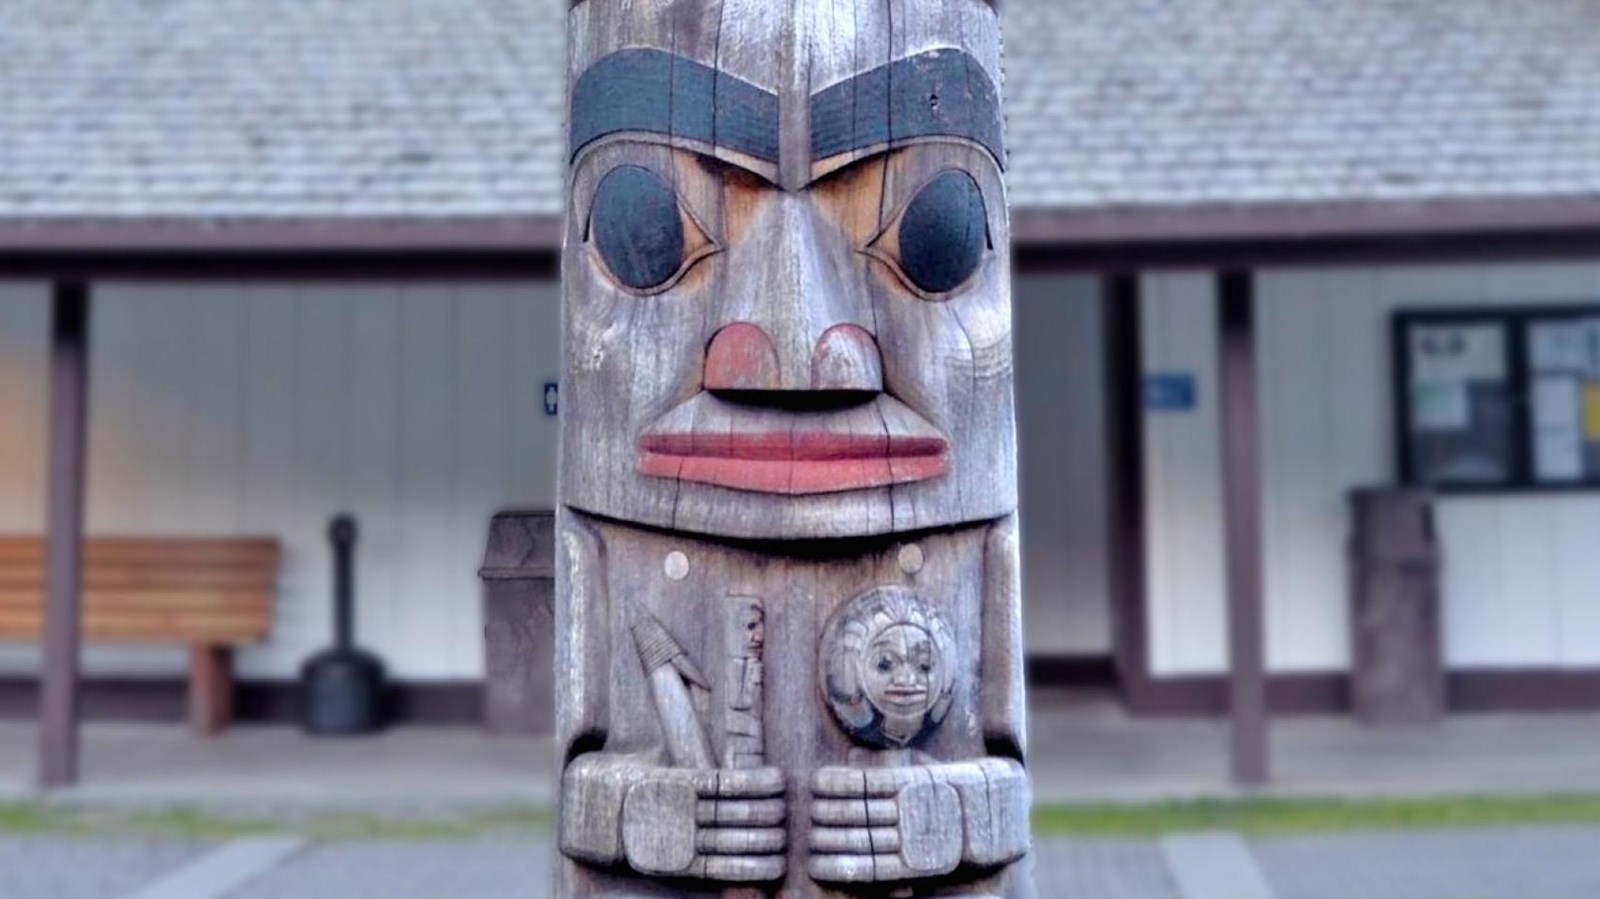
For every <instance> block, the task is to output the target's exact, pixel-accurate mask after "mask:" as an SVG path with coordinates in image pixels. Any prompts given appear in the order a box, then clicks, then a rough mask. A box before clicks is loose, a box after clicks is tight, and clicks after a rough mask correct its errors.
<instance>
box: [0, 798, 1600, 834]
mask: <svg viewBox="0 0 1600 899" xmlns="http://www.w3.org/2000/svg"><path fill="white" fill-rule="evenodd" d="M550 823H551V812H550V810H549V809H548V808H543V807H537V806H508V807H505V808H500V809H492V810H485V811H478V812H469V813H461V814H437V813H435V814H425V815H399V816H382V815H375V814H345V813H339V814H333V813H329V814H295V815H287V816H250V815H234V814H228V813H223V812H213V811H200V810H196V809H190V808H170V809H145V810H140V809H121V808H92V807H91V808H86V807H77V806H71V805H64V804H56V803H48V802H44V803H40V802H0V834H42V833H58V834H61V833H64V834H84V835H106V836H117V835H136V836H148V837H174V838H211V839H222V838H228V837H234V836H240V835H244V834H254V833H284V832H289V833H299V834H304V835H306V836H310V837H314V838H318V839H329V840H339V839H373V838H392V839H450V838H455V839H470V838H475V837H485V836H500V835H503V836H522V837H532V836H546V835H548V834H549V833H550ZM1571 823H1591V824H1600V796H1588V795H1560V796H1526V797H1487V796H1468V797H1455V798H1443V799H1393V800H1387V799H1374V800H1366V799H1363V800H1341V799H1215V800H1211V799H1208V800H1194V801H1182V802H1177V801H1173V802H1151V803H1135V804H1119V803H1099V804H1085V805H1061V804H1051V805H1041V806H1037V807H1035V808H1034V810H1033V828H1034V833H1035V834H1036V835H1039V836H1050V835H1073V836H1122V837H1151V836H1159V835H1161V834H1166V833H1173V832H1177V831H1194V830H1236V831H1240V832H1242V833H1249V834H1286V833H1314V832H1328V831H1347V830H1396V829H1407V828H1447V827H1486V826H1494V825H1501V826H1505V825H1518V824H1571Z"/></svg>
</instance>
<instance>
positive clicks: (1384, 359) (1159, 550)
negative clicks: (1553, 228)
mask: <svg viewBox="0 0 1600 899" xmlns="http://www.w3.org/2000/svg"><path fill="white" fill-rule="evenodd" d="M1144 288H1145V291H1146V296H1145V300H1144V303H1145V305H1144V307H1143V309H1144V312H1145V316H1146V325H1145V335H1144V337H1145V351H1146V369H1147V370H1161V369H1162V368H1163V367H1178V366H1183V365H1192V366H1193V367H1194V368H1195V370H1197V371H1198V373H1199V374H1200V375H1201V382H1202V388H1201V407H1200V409H1199V410H1198V411H1197V413H1195V414H1193V415H1190V416H1171V415H1155V414H1147V415H1146V417H1145V421H1146V436H1147V439H1148V440H1149V444H1148V450H1149V452H1148V457H1147V476H1148V478H1149V487H1150V494H1149V497H1148V499H1147V504H1148V512H1149V516H1150V517H1149V521H1150V525H1151V532H1150V536H1149V549H1150V559H1151V611H1152V616H1151V633H1150V645H1151V650H1152V661H1153V665H1154V667H1155V669H1156V670H1157V672H1159V673H1169V674H1170V673H1181V672H1199V671H1215V670H1219V669H1220V668H1221V666H1222V663H1223V657H1224V649H1225V647H1224V635H1223V628H1222V622H1223V612H1222V572H1221V566H1220V550H1221V544H1220V540H1221V537H1220V534H1218V532H1217V522H1218V521H1220V518H1218V517H1217V516H1218V515H1219V514H1220V507H1219V504H1218V497H1219V496H1220V490H1219V476H1218V468H1217V456H1216V453H1217V437H1218V434H1217V419H1216V405H1215V396H1214V391H1213V390H1210V389H1207V385H1208V384H1209V380H1208V379H1210V378H1213V377H1214V374H1215V352H1214V346H1215V336H1214V335H1215V324H1214V322H1215V318H1214V315H1215V307H1214V300H1213V299H1212V293H1211V289H1210V285H1209V281H1208V280H1206V279H1190V278H1186V277H1180V276H1153V277H1148V278H1146V279H1145V280H1144ZM1258 299H1259V305H1258V307H1257V308H1258V311H1259V315H1260V319H1259V331H1258V337H1259V347H1260V359H1259V371H1258V374H1259V376H1260V378H1261V382H1260V383H1261V385H1262V403H1263V408H1262V412H1263V421H1262V448H1263V459H1264V466H1265V469H1264V471H1263V478H1264V488H1265V495H1266V508H1265V510H1264V512H1265V528H1266V544H1265V551H1266V557H1267V562H1266V566H1267V570H1266V572H1265V575H1266V593H1267V634H1268V653H1267V654H1268V662H1269V665H1270V666H1271V667H1272V668H1273V669H1274V670H1284V671H1288V670H1326V669H1330V668H1340V667H1344V666H1345V665H1347V663H1348V646H1347V637H1346V634H1347V623H1346V621H1347V619H1346V615H1347V609H1346V603H1347V599H1346V579H1345V567H1344V541H1345V536H1346V529H1347V518H1346V512H1345V493H1346V491H1347V490H1348V489H1349V488H1350V487H1353V486H1356V485H1358V484H1368V483H1381V482H1390V481H1392V480H1393V478H1394V476H1395V471H1394V444H1393V439H1394V435H1393V433H1392V428H1393V425H1392V420H1393V419H1392V397H1391V393H1390V391H1391V390H1392V386H1391V382H1390V378H1391V375H1390V358H1389V321H1390V316H1391V314H1392V313H1393V312H1394V311H1395V310H1396V309H1399V308H1402V307H1426V306H1470V305H1474V304H1492V305H1501V304H1514V303H1530V304H1537V303H1550V302H1571V301H1574V300H1589V301H1600V265H1595V264H1526V265H1479V266H1430V267H1421V266H1412V267H1383V268H1350V269H1283V270H1271V271H1265V272H1263V273H1262V274H1261V277H1260V281H1259V284H1258ZM1439 525H1440V531H1441V536H1442V540H1443V544H1444V550H1445V553H1446V572H1445V651H1446V656H1447V660H1448V662H1449V663H1450V664H1451V665H1454V666H1558V667H1559V666H1584V665H1594V664H1600V563H1596V562H1595V559H1596V551H1595V548H1596V547H1600V495H1597V494H1587V493H1569V494H1553V495H1546V496H1526V495H1525V496H1501V497H1478V498H1447V499H1444V500H1443V501H1442V502H1441V504H1440V508H1439Z"/></svg>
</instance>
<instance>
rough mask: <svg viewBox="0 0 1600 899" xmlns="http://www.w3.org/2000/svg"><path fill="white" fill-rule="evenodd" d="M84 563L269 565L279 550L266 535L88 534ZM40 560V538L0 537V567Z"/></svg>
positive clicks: (41, 556)
mask: <svg viewBox="0 0 1600 899" xmlns="http://www.w3.org/2000/svg"><path fill="white" fill-rule="evenodd" d="M83 555H84V563H85V564H86V565H87V566H89V567H94V566H96V565H100V564H121V565H174V564H184V565H203V566H208V567H216V566H229V565H246V566H253V565H271V566H273V567H276V565H277V562H278V557H279V555H280V550H279V547H278V541H276V540H274V539H273V538H270V537H197V538H193V539H189V538H177V537H88V538H85V539H84V542H83ZM17 562H23V563H30V562H31V563H32V564H34V565H42V564H43V562H44V540H43V539H42V538H39V537H17V536H11V537H0V566H4V565H6V564H8V563H17Z"/></svg>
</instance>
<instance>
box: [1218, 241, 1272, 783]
mask: <svg viewBox="0 0 1600 899" xmlns="http://www.w3.org/2000/svg"><path fill="white" fill-rule="evenodd" d="M1254 294H1255V284H1254V278H1253V275H1252V273H1251V272H1249V271H1225V272H1220V273H1219V274H1218V276H1217V300H1218V308H1219V316H1218V318H1219V323H1220V326H1221V329H1220V330H1221V346H1220V353H1219V367H1220V370H1221V378H1220V382H1221V387H1220V391H1219V392H1220V398H1221V405H1222V410H1221V411H1222V486H1223V523H1224V528H1223V530H1224V534H1225V536H1226V540H1227V591H1228V672H1229V674H1228V698H1229V712H1230V714H1231V716H1232V724H1233V732H1232V766H1233V779H1234V781H1235V782H1237V783H1239V784H1242V785H1258V784H1264V783H1266V782H1267V779H1268V777H1269V773H1268V770H1269V764H1268V761H1269V760H1268V747H1267V696H1266V676H1265V672H1264V670H1263V669H1264V667H1265V666H1264V659H1263V656H1264V651H1263V642H1264V639H1263V633H1264V628H1263V618H1264V612H1263V595H1262V582H1261V571H1262V555H1261V554H1262V550H1261V542H1262V533H1261V450H1260V430H1261V429H1260V411H1261V410H1260V397H1259V395H1258V387H1257V383H1256V352H1255V311H1254V305H1255V296H1254Z"/></svg>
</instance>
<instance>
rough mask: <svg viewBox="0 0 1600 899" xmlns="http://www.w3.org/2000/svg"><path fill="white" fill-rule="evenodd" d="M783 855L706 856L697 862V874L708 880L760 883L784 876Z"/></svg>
mask: <svg viewBox="0 0 1600 899" xmlns="http://www.w3.org/2000/svg"><path fill="white" fill-rule="evenodd" d="M783 869H784V857H783V856H781V855H706V856H702V857H701V858H700V859H698V860H697V861H696V862H695V873H696V874H697V875H698V876H700V877H702V878H704V879H706V880H729V881H738V882H749V883H760V882H765V881H768V880H777V879H778V878H780V877H782V876H783Z"/></svg>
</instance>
